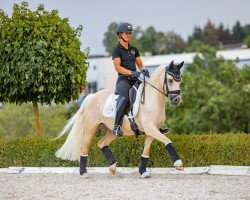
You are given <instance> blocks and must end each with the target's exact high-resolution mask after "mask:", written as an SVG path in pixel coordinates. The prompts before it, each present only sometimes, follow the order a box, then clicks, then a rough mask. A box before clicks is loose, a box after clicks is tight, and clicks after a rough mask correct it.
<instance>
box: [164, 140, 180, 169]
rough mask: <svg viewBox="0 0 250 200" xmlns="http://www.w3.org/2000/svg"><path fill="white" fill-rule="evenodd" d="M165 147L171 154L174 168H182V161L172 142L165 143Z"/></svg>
mask: <svg viewBox="0 0 250 200" xmlns="http://www.w3.org/2000/svg"><path fill="white" fill-rule="evenodd" d="M166 149H167V150H168V153H169V155H170V156H171V158H172V161H173V162H174V166H175V168H176V169H179V170H183V166H182V165H183V164H182V161H181V159H180V157H179V155H178V153H177V152H176V150H175V148H174V145H173V143H172V142H170V143H168V144H167V145H166Z"/></svg>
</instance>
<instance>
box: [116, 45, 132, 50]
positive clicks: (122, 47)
mask: <svg viewBox="0 0 250 200" xmlns="http://www.w3.org/2000/svg"><path fill="white" fill-rule="evenodd" d="M118 45H119V47H120V48H121V49H125V50H127V49H126V48H125V47H124V46H122V45H121V44H120V43H119V44H118ZM131 47H132V46H131V45H130V44H129V43H128V49H130V48H131Z"/></svg>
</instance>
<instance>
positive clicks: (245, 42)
mask: <svg viewBox="0 0 250 200" xmlns="http://www.w3.org/2000/svg"><path fill="white" fill-rule="evenodd" d="M244 44H245V45H247V47H248V48H250V35H249V36H247V37H246V38H245V40H244Z"/></svg>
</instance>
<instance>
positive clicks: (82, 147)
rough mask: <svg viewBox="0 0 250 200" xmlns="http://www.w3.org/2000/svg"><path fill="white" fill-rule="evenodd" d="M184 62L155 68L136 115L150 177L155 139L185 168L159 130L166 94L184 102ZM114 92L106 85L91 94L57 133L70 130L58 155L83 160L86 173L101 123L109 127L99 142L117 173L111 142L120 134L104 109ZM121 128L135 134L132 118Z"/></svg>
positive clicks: (143, 165)
mask: <svg viewBox="0 0 250 200" xmlns="http://www.w3.org/2000/svg"><path fill="white" fill-rule="evenodd" d="M183 64H184V62H181V63H180V64H178V65H176V64H174V62H173V61H172V62H171V63H170V64H169V65H166V64H162V65H160V66H158V67H157V68H156V70H155V71H154V72H153V74H152V75H151V77H149V78H148V79H147V81H146V82H145V83H144V84H145V85H144V87H145V90H144V91H145V95H144V99H145V102H144V103H143V104H142V103H140V106H139V110H138V113H137V115H136V117H135V122H136V124H137V126H138V128H139V130H140V131H142V132H144V133H145V135H146V136H145V144H144V149H143V153H142V155H141V161H140V165H139V173H140V174H141V177H142V178H147V177H150V174H149V172H147V169H146V167H147V163H148V159H149V151H150V146H151V144H152V142H153V140H154V139H156V140H158V141H160V142H162V143H163V144H164V145H165V147H166V150H167V151H168V153H169V154H170V156H171V158H172V161H173V166H174V167H175V168H176V169H177V170H184V167H183V163H182V160H181V159H180V157H179V155H178V153H177V152H176V150H175V148H174V146H173V143H172V141H171V140H170V139H169V138H168V137H167V136H166V135H165V134H162V133H161V131H160V127H161V126H162V124H163V123H164V122H165V120H166V114H165V103H166V97H167V99H168V100H169V101H170V104H171V105H173V106H178V105H179V104H180V102H181V96H180V83H181V72H180V69H181V67H182V66H183ZM112 92H113V91H111V90H109V89H103V90H100V91H98V92H97V93H95V94H89V95H88V96H87V97H86V98H85V100H84V102H83V103H82V104H81V106H80V108H79V110H78V111H77V112H76V113H75V115H74V116H73V117H72V118H71V119H69V120H68V122H67V123H66V125H65V127H64V128H63V130H62V131H61V132H60V133H59V135H58V137H57V138H59V137H61V136H62V135H64V134H65V133H67V132H69V134H68V136H67V138H66V141H65V143H64V144H63V146H62V147H61V148H60V149H59V150H58V151H57V152H56V153H55V155H56V156H57V157H58V158H61V159H65V160H73V161H74V160H78V161H80V175H83V174H86V173H87V167H86V165H87V158H88V152H89V147H90V144H91V141H92V139H93V138H94V136H95V134H96V130H97V128H98V126H99V125H100V124H104V125H106V127H107V128H108V129H107V133H106V135H105V136H104V137H103V138H102V139H101V140H100V141H99V142H98V144H97V145H98V147H99V148H100V149H101V150H102V152H103V154H104V156H105V157H106V159H107V161H108V162H109V164H110V166H109V171H110V173H111V174H115V172H116V165H117V162H116V159H115V157H114V155H113V153H112V151H111V149H110V148H109V145H110V144H111V142H113V141H114V140H115V139H116V138H117V136H115V135H113V133H112V131H111V130H112V128H113V125H114V119H113V118H107V117H105V116H104V115H103V112H102V111H103V109H104V105H105V102H106V100H107V98H108V97H109V95H110V94H111V93H112ZM121 130H122V131H123V135H124V136H132V135H134V132H133V131H132V129H131V127H130V123H129V120H128V119H126V118H124V119H123V124H122V127H121Z"/></svg>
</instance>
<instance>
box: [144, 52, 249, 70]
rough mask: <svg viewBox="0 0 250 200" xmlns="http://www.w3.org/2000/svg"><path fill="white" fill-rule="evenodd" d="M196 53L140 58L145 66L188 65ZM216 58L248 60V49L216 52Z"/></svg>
mask: <svg viewBox="0 0 250 200" xmlns="http://www.w3.org/2000/svg"><path fill="white" fill-rule="evenodd" d="M196 54H197V53H180V54H167V55H156V56H149V57H142V60H143V63H144V65H145V66H155V65H161V64H164V63H170V62H171V61H172V60H174V62H175V63H180V62H182V61H184V63H185V64H190V63H192V62H193V59H194V57H195V55H196ZM217 56H222V57H223V58H225V59H228V60H236V59H239V60H250V49H232V50H221V51H217Z"/></svg>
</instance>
